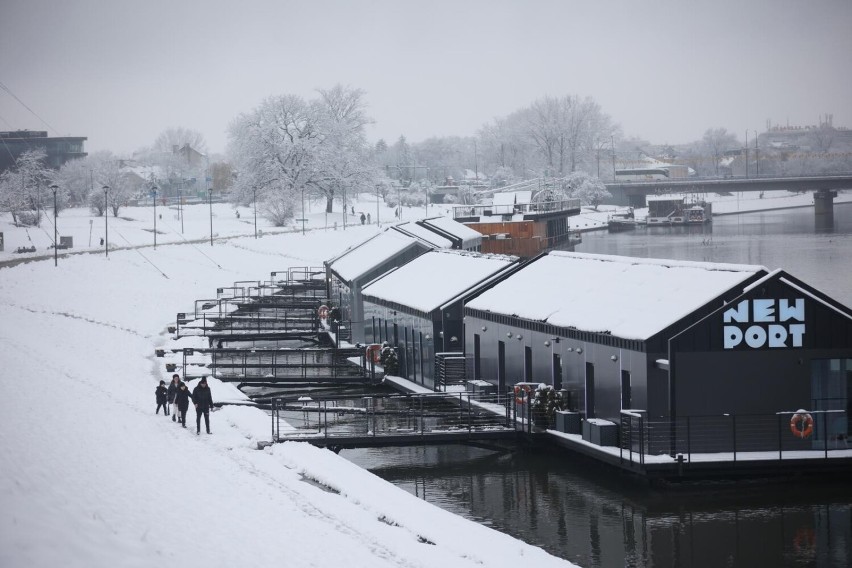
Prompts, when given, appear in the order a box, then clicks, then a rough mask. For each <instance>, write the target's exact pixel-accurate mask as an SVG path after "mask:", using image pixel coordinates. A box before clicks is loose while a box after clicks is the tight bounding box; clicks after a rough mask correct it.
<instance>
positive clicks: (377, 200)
mask: <svg viewBox="0 0 852 568" xmlns="http://www.w3.org/2000/svg"><path fill="white" fill-rule="evenodd" d="M379 187H380V186H379V184H376V225H377V226H378V227H379V228H380V229H381V228H382V220H381V218H380V217H379Z"/></svg>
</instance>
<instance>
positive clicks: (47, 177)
mask: <svg viewBox="0 0 852 568" xmlns="http://www.w3.org/2000/svg"><path fill="white" fill-rule="evenodd" d="M46 156H47V154H46V153H45V151H44V149H42V148H36V149H33V150H27V151H26V152H23V153H22V154H21V155H20V156H18V158H17V159H16V160H15V167H14V168H13V169H11V170H6V171H4V172H3V174H2V177H0V211H8V212H9V213H11V214H12V222H13V223H15V224H16V225H18V224H19V223H22V224H26V225H36V224H40V222H41V212H42V210H44V209H45V207H50V208H52V207H53V197H52V190H51V189H50V186H51V185H52V184H53V179H54V178H53V176H54V173H55V172H53V171H52V170H50V169H49V168H48V167H47V166H45V163H44V160H45V157H46ZM48 194H50V195H51V197H50V198H49V199H48ZM65 202H66V190H65V188H63V187H62V186H59V188H58V189H57V200H56V205H57V210H61V209H62V207H63V206H64V204H65Z"/></svg>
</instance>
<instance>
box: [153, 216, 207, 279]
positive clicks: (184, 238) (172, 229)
mask: <svg viewBox="0 0 852 568" xmlns="http://www.w3.org/2000/svg"><path fill="white" fill-rule="evenodd" d="M160 221H162V218H161V219H160ZM163 224H164V225H165V226H166V227H168V228H169V230H170V231H171V232H172V233H174V234H175V235H177V236H179V237H180V238H181V239H183V242H185V243H186V244H188V245H189V246H191V247H192V248H194V249H195V250H196V251H198V252H199V253H201V254H202V255H203V256H204V257H206V258H207V259H208V260H209V261H210V262H212V263H213V264H215V265H216V268H222V266H221V265H220V264H219V263H218V262H216V261H215V260H213V259H212V258H210V257H209V256H207V254H206V253H205V252H204V251H203V250H201V249H200V248H198V247H197V246H195V243H193V242H192V241H190V240H188V239H187V238H186V237H184V236H183V234H182V233H178V232H177V229H175V228H173V227H172V226H171V225H169V223H167V222H164V223H163Z"/></svg>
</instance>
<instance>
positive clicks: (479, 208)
mask: <svg viewBox="0 0 852 568" xmlns="http://www.w3.org/2000/svg"><path fill="white" fill-rule="evenodd" d="M579 209H580V200H579V199H573V198H572V199H563V200H560V201H543V202H541V203H519V204H516V205H461V206H456V207H453V219H461V218H468V217H483V216H484V217H489V216H492V215H515V214H517V215H535V214H541V213H555V212H559V211H573V210H579Z"/></svg>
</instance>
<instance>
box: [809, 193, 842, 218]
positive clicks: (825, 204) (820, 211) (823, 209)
mask: <svg viewBox="0 0 852 568" xmlns="http://www.w3.org/2000/svg"><path fill="white" fill-rule="evenodd" d="M835 197H837V192H836V191H834V190H831V189H820V190H817V191H815V192H814V214H815V215H817V216H820V215H834V198H835Z"/></svg>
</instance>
